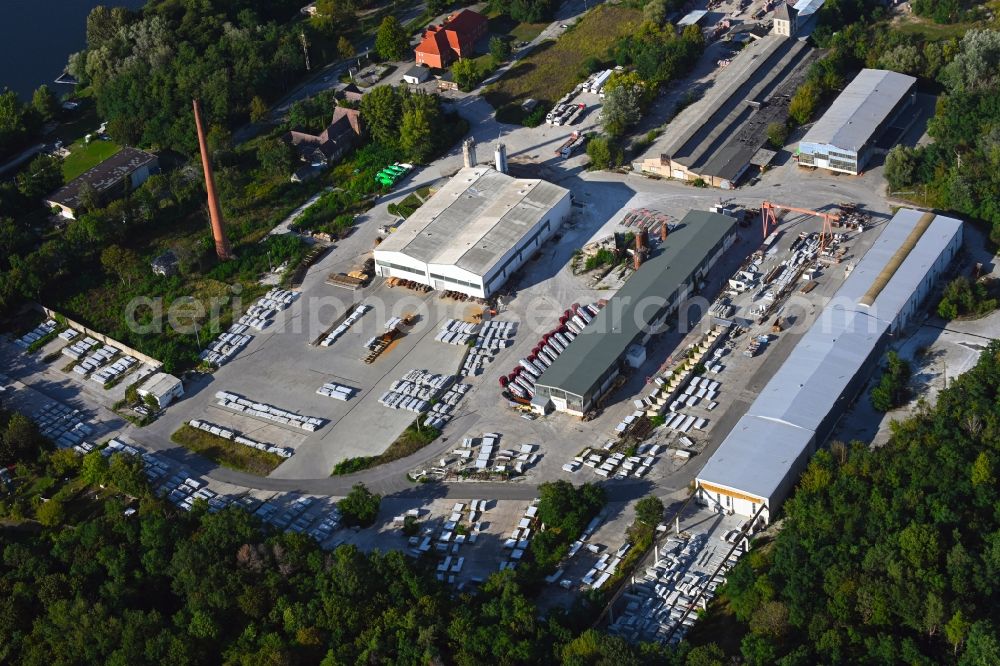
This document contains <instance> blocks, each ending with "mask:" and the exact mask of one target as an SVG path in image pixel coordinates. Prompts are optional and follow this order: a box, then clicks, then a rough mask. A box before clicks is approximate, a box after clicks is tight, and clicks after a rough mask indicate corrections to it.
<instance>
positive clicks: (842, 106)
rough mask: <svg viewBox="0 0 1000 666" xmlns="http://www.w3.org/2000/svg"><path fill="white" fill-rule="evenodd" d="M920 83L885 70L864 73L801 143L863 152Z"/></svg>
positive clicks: (852, 83) (866, 70)
mask: <svg viewBox="0 0 1000 666" xmlns="http://www.w3.org/2000/svg"><path fill="white" fill-rule="evenodd" d="M916 82H917V80H916V79H915V78H913V77H912V76H907V75H906V74H899V73H897V72H890V71H886V70H883V69H863V70H861V72H860V73H859V74H858V75H857V76H855V77H854V80H853V81H851V82H850V83H849V84H848V86H847V87H846V88H844V91H843V92H842V93H840V95H838V96H837V99H835V100H834V102H833V104H831V105H830V108H829V109H827V111H826V113H824V114H823V117H822V118H820V119H819V120H817V121H816V124H815V125H813V126H812V127H811V128H810V129H809V131H808V132H806V135H805V136H804V137H802V141H801V143H815V144H820V145H824V144H825V145H830V146H836V147H837V148H841V149H844V150H860V149H861V147H862V146H864V145H865V144H866V143H867V142H868V141H869V140H870V139H871V137H872V135H873V134H874V133H875V130H876V129H878V127H879V125H880V124H882V122H883V121H884V120H885V119H886V118H887V117H888V116H889V114H890V113H891V112H892V110H893V109H894V108H895V106H896V104H897V103H898V102H899V100H901V99H903V97H905V96H906V94H907V93H908V92H910V90H911V89H912V88H913V85H914V84H915V83H916Z"/></svg>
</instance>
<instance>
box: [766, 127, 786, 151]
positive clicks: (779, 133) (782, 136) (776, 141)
mask: <svg viewBox="0 0 1000 666" xmlns="http://www.w3.org/2000/svg"><path fill="white" fill-rule="evenodd" d="M787 139H788V125H786V124H785V123H771V124H770V125H768V126H767V140H768V141H769V142H770V144H771V147H772V148H774V149H776V150H781V149H782V148H784V146H785V141H786V140H787Z"/></svg>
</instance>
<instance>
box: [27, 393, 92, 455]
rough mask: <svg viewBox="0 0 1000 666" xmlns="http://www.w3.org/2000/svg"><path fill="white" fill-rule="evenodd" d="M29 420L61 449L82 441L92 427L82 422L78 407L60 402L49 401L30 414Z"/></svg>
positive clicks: (90, 431)
mask: <svg viewBox="0 0 1000 666" xmlns="http://www.w3.org/2000/svg"><path fill="white" fill-rule="evenodd" d="M31 420H32V421H34V422H35V425H37V426H38V429H39V431H40V432H41V433H42V435H44V436H45V437H47V438H49V439H50V440H52V441H53V442H55V444H56V446H58V447H59V448H61V449H68V448H71V447H74V446H76V445H78V444H80V443H81V442H83V440H84V438H85V437H88V436H89V435H90V434H91V433H93V431H94V429H93V428H92V427H91V426H90V425H88V424H87V423H85V422H84V420H83V414H82V413H81V412H80V410H79V409H73V408H72V407H70V406H68V405H64V404H63V403H61V402H49V403H47V404H45V405H44V406H42V407H41V408H40V409H38V410H36V411H35V412H34V413H32V414H31Z"/></svg>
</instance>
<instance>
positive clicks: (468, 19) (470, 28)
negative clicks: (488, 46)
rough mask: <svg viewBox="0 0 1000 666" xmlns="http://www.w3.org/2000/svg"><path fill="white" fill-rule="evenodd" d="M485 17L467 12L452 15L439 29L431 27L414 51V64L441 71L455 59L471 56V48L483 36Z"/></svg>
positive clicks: (466, 10)
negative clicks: (415, 62)
mask: <svg viewBox="0 0 1000 666" xmlns="http://www.w3.org/2000/svg"><path fill="white" fill-rule="evenodd" d="M486 32H487V24H486V17H485V16H483V15H482V14H478V13H476V12H474V11H472V10H471V9H463V10H461V11H460V12H458V13H457V14H452V15H451V16H449V17H448V18H447V20H445V22H444V23H442V24H441V25H440V26H436V25H431V26H428V27H427V30H426V31H425V32H424V38H423V39H422V40H421V42H420V44H418V45H417V48H416V49H415V50H414V52H415V54H416V58H417V64H418V65H426V66H427V67H436V68H438V69H442V68H444V67H447V66H448V65H450V64H451V62H452V61H454V60H457V59H459V58H467V57H470V56H471V55H472V54H473V48H474V47H475V45H476V42H478V41H479V40H480V39H481V38H483V37H485V36H486Z"/></svg>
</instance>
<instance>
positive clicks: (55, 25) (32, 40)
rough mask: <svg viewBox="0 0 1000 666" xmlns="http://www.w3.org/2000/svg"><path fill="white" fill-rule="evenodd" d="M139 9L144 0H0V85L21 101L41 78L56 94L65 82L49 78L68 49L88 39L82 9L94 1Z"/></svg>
mask: <svg viewBox="0 0 1000 666" xmlns="http://www.w3.org/2000/svg"><path fill="white" fill-rule="evenodd" d="M101 4H103V5H106V6H108V7H114V6H119V7H130V8H132V9H138V8H139V7H142V6H143V5H144V4H145V0H104V2H101V0H0V89H2V88H3V87H4V86H6V87H8V88H10V89H11V90H13V91H15V92H16V93H17V94H18V95H20V96H21V99H22V100H24V101H29V100H30V99H31V92H32V91H33V90H34V89H35V88H37V87H38V86H40V85H41V84H43V83H45V84H48V86H49V87H50V88H52V89H53V90H54V91H55V93H56V94H57V95H62V94H63V93H66V92H69V91H70V86H66V85H59V84H56V83H53V81H54V80H55V78H56V77H57V76H59V75H60V74H61V73H62V71H63V68H64V67H65V66H66V58H68V57H69V54H71V53H75V52H76V51H79V50H81V49H83V48H84V47H85V46H86V44H87V14H89V13H90V10H91V9H92V8H94V7H96V6H97V5H101Z"/></svg>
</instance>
